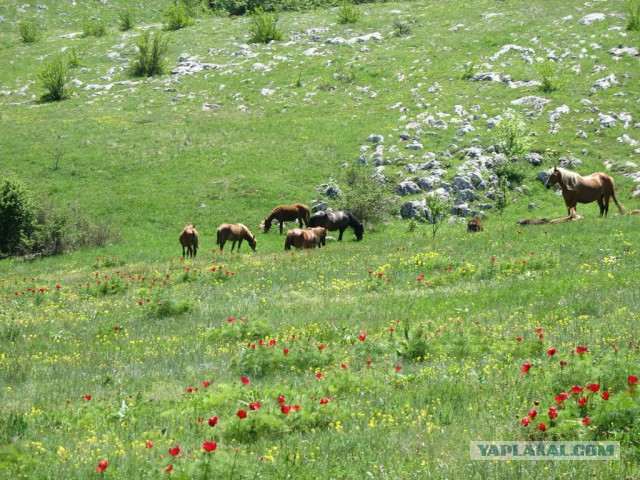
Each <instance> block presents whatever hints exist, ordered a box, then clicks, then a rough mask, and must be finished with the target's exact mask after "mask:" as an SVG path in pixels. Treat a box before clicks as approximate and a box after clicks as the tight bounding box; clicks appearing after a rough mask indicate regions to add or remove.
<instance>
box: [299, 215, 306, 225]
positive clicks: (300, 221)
mask: <svg viewBox="0 0 640 480" xmlns="http://www.w3.org/2000/svg"><path fill="white" fill-rule="evenodd" d="M298 223H299V224H300V228H302V217H298ZM305 227H306V225H305Z"/></svg>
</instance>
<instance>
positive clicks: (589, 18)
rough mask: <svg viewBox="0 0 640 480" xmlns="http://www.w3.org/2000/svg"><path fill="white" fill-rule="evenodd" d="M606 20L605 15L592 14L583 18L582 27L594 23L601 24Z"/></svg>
mask: <svg viewBox="0 0 640 480" xmlns="http://www.w3.org/2000/svg"><path fill="white" fill-rule="evenodd" d="M605 18H606V17H605V15H604V13H590V14H589V15H587V16H586V17H582V19H581V20H580V25H591V24H592V23H594V22H601V21H602V20H604V19H605Z"/></svg>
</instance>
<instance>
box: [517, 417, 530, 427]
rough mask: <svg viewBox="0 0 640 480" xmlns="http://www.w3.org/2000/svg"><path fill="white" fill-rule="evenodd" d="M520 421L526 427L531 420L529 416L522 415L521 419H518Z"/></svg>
mask: <svg viewBox="0 0 640 480" xmlns="http://www.w3.org/2000/svg"><path fill="white" fill-rule="evenodd" d="M520 421H521V422H522V426H523V427H528V426H529V424H530V423H531V420H529V417H524V418H523V419H522V420H520Z"/></svg>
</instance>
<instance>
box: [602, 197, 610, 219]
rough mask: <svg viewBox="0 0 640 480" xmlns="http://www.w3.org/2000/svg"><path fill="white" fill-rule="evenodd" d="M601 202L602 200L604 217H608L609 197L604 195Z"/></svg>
mask: <svg viewBox="0 0 640 480" xmlns="http://www.w3.org/2000/svg"><path fill="white" fill-rule="evenodd" d="M603 200H604V216H605V217H606V216H607V215H609V195H604V196H603Z"/></svg>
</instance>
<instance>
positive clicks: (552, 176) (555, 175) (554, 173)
mask: <svg viewBox="0 0 640 480" xmlns="http://www.w3.org/2000/svg"><path fill="white" fill-rule="evenodd" d="M547 175H548V177H547V181H546V182H545V184H544V186H545V187H547V188H551V187H553V186H554V185H555V184H556V183H559V182H560V180H561V179H562V172H561V171H560V170H558V167H553V168H552V169H551V170H549V171H548V172H547Z"/></svg>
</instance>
